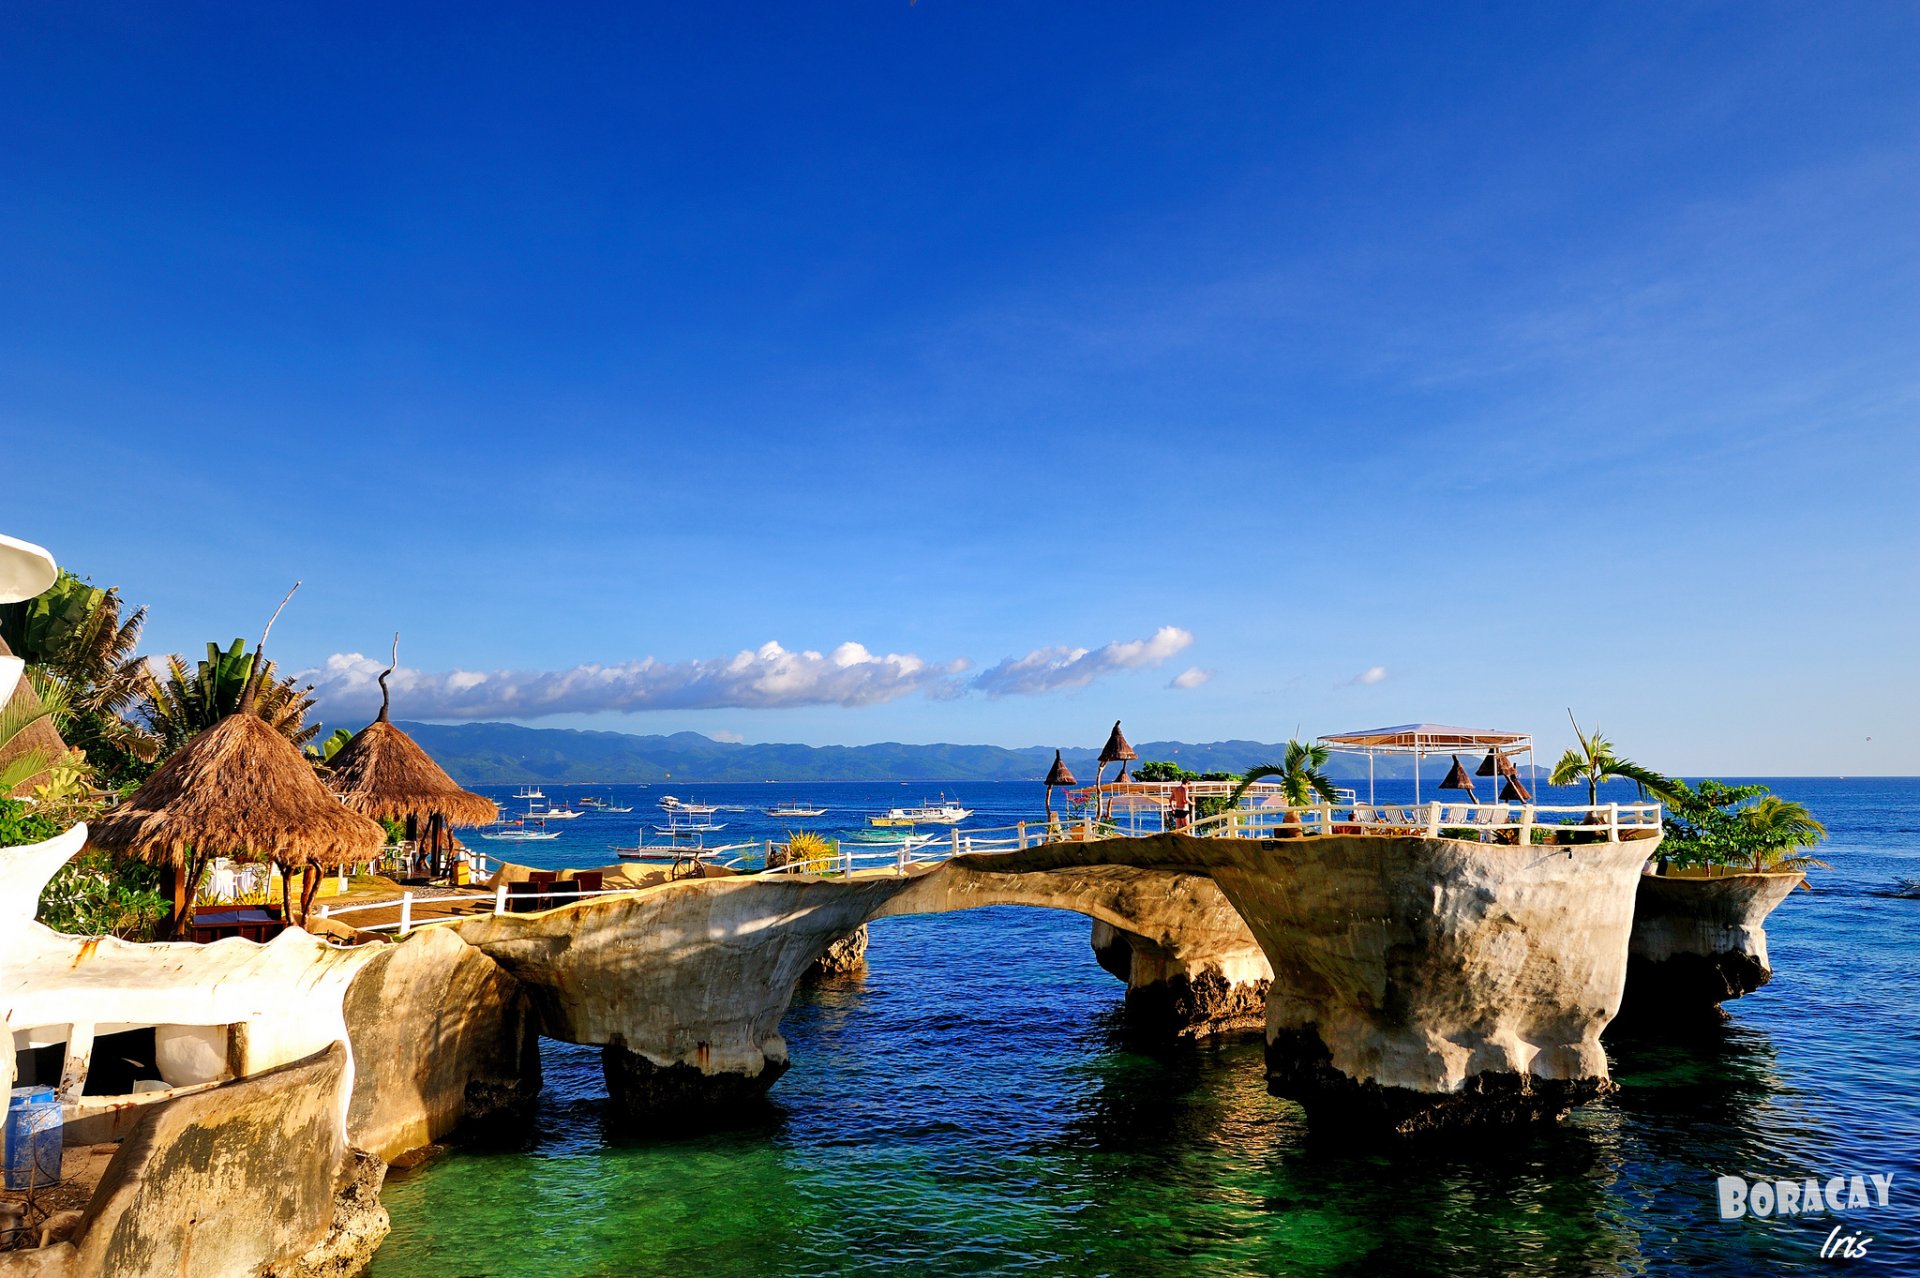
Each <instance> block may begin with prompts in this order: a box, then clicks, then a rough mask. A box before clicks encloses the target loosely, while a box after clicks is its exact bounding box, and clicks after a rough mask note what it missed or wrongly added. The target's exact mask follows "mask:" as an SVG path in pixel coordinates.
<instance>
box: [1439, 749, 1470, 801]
mask: <svg viewBox="0 0 1920 1278" xmlns="http://www.w3.org/2000/svg"><path fill="white" fill-rule="evenodd" d="M1440 788H1441V789H1442V790H1465V791H1467V792H1468V793H1469V794H1471V793H1472V792H1473V778H1472V777H1470V776H1468V775H1467V770H1466V768H1465V767H1463V766H1462V765H1461V763H1460V756H1459V755H1457V754H1456V755H1454V756H1453V771H1451V772H1449V773H1447V779H1446V780H1445V781H1442V782H1441V783H1440Z"/></svg>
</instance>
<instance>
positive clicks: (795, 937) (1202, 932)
mask: <svg viewBox="0 0 1920 1278" xmlns="http://www.w3.org/2000/svg"><path fill="white" fill-rule="evenodd" d="M989 905H1027V906H1038V907H1044V908H1054V909H1066V910H1073V911H1076V912H1078V913H1081V914H1086V915H1088V916H1089V917H1092V918H1095V919H1101V920H1106V921H1110V922H1112V923H1114V924H1116V925H1118V926H1120V927H1122V928H1124V929H1125V930H1126V931H1127V932H1128V933H1129V934H1130V935H1131V936H1133V937H1135V938H1137V939H1138V942H1139V944H1140V945H1141V947H1142V950H1143V953H1146V954H1148V955H1149V958H1148V959H1147V960H1145V961H1143V965H1142V967H1141V971H1142V973H1143V980H1144V979H1146V977H1145V975H1144V974H1146V973H1148V972H1149V971H1151V972H1152V973H1153V974H1154V975H1153V977H1152V979H1151V980H1150V981H1148V984H1157V985H1158V986H1159V987H1161V988H1164V989H1167V990H1169V991H1171V990H1174V989H1178V990H1179V991H1180V994H1181V996H1182V997H1184V999H1185V1000H1186V1001H1185V1003H1184V1004H1178V1003H1174V1002H1173V1000H1172V998H1171V997H1169V1003H1170V1006H1169V1008H1168V1009H1167V1011H1166V1015H1167V1016H1168V1017H1169V1018H1180V1019H1182V1020H1183V1022H1184V1023H1188V1024H1192V1025H1196V1026H1198V1025H1202V1024H1211V1023H1215V1022H1218V1023H1222V1024H1224V1023H1227V1022H1228V1021H1229V1020H1231V1021H1235V1022H1239V1021H1244V1020H1245V1019H1246V1018H1247V1013H1248V1011H1249V1010H1250V1008H1249V1006H1248V998H1249V996H1248V992H1247V990H1246V988H1245V987H1246V986H1247V985H1248V984H1250V983H1251V982H1255V981H1258V980H1261V979H1264V978H1265V975H1266V969H1265V963H1264V960H1263V959H1261V958H1260V956H1259V953H1258V947H1257V945H1255V944H1254V943H1253V942H1252V940H1251V938H1250V937H1249V936H1248V934H1247V931H1246V929H1245V927H1244V926H1243V925H1242V924H1241V923H1240V922H1239V919H1238V917H1237V916H1236V915H1235V914H1234V912H1233V907H1232V906H1231V905H1230V904H1229V903H1228V902H1227V901H1226V899H1225V897H1223V896H1222V895H1221V894H1220V892H1219V890H1218V889H1217V888H1215V887H1214V885H1213V883H1212V881H1211V880H1209V879H1208V878H1207V877H1206V876H1205V875H1204V874H1195V873H1191V872H1186V871H1179V870H1169V869H1164V868H1159V867H1140V866H1114V865H1101V864H1086V863H1082V862H1080V861H1078V860H1076V859H1075V858H1074V857H1072V856H1068V857H1064V858H1062V857H1049V856H1047V855H1045V853H1044V851H1043V850H1040V849H1030V850H1028V851H1027V852H1024V853H1019V854H1014V855H1012V856H967V857H960V858H957V859H955V860H954V861H950V862H948V863H946V864H944V865H941V866H939V867H937V868H934V869H919V870H916V871H913V872H910V873H909V874H906V875H904V876H902V875H893V874H881V875H873V876H864V875H863V876H857V877H855V878H853V879H851V880H849V879H845V878H832V879H823V878H804V877H794V878H786V877H769V878H755V877H746V876H737V877H719V878H711V879H704V880H693V881H688V882H681V883H670V884H663V885H658V886H656V887H654V888H653V889H652V890H650V891H648V892H646V893H645V894H643V895H639V896H634V897H610V898H604V899H601V900H593V901H587V902H583V903H581V904H579V905H575V906H569V907H566V908H563V909H559V910H554V911H550V912H547V913H542V914H530V915H512V914H508V915H501V916H481V917H476V918H472V919H467V920H463V921H462V922H460V923H457V924H454V925H452V927H453V928H455V929H457V930H458V931H459V933H460V935H461V936H462V937H463V938H465V939H466V940H467V941H469V942H470V943H472V944H473V945H475V946H476V947H478V948H480V949H482V950H484V951H485V952H486V953H487V954H488V955H489V956H490V957H492V958H493V959H494V960H495V961H497V962H498V963H499V964H500V965H501V966H502V967H503V968H505V969H506V970H507V971H508V972H509V973H510V974H512V975H513V976H514V978H515V979H516V980H518V981H520V982H521V983H522V985H523V986H524V988H525V989H526V990H527V992H528V995H529V997H530V998H531V1000H532V1002H533V1005H534V1007H535V1009H536V1011H537V1014H538V1017H539V1022H540V1027H541V1031H542V1032H543V1033H545V1034H548V1035H550V1036H552V1037H555V1038H560V1039H565V1040H567V1041H570V1042H576V1043H597V1044H600V1045H602V1046H603V1047H604V1049H605V1050H604V1051H603V1053H602V1063H603V1067H604V1069H605V1072H606V1077H607V1086H608V1090H609V1093H610V1094H611V1095H612V1098H613V1105H614V1110H615V1112H616V1113H618V1114H622V1115H624V1116H625V1117H627V1118H628V1119H629V1120H630V1121H631V1122H633V1123H635V1124H637V1125H642V1126H646V1125H652V1124H657V1123H659V1122H661V1121H669V1120H670V1121H674V1122H677V1123H685V1122H689V1121H697V1115H698V1114H699V1112H700V1111H702V1110H705V1111H706V1112H707V1114H709V1115H712V1114H713V1113H714V1112H715V1111H716V1110H718V1111H725V1110H728V1109H731V1108H734V1107H737V1106H739V1105H741V1104H742V1103H744V1102H745V1101H747V1100H749V1099H751V1098H753V1097H756V1096H758V1095H759V1094H760V1093H762V1092H764V1091H765V1090H766V1089H767V1088H768V1087H769V1086H771V1085H772V1083H773V1082H774V1080H775V1079H777V1078H779V1076H780V1075H781V1073H783V1072H784V1071H785V1070H786V1068H787V1063H788V1058H787V1045H786V1041H785V1040H784V1039H782V1038H781V1037H780V1033H779V1024H780V1018H781V1017H782V1016H784V1015H785V1014H786V1010H787V1007H788V1005H789V1004H790V1003H791V1001H792V998H793V992H794V988H795V986H796V985H797V984H798V982H799V981H800V980H801V978H802V977H803V976H804V975H805V974H806V973H807V972H808V971H809V970H810V969H812V968H813V967H814V966H815V964H816V963H817V962H818V961H819V960H820V959H821V958H822V957H823V956H827V955H829V953H834V954H835V956H836V961H838V962H841V963H844V962H847V961H849V960H850V959H851V958H852V957H853V956H854V955H855V954H858V953H859V952H860V950H859V949H858V948H857V947H858V942H857V941H855V942H852V943H849V941H848V938H850V937H852V936H854V935H856V934H857V933H859V932H860V931H862V930H863V928H864V925H865V924H866V923H867V921H868V920H870V919H874V918H879V917H883V916H887V915H894V914H927V913H943V912H946V911H950V910H961V909H972V908H977V907H981V906H989ZM1169 977H1172V978H1173V979H1169ZM1259 995H1260V992H1259V991H1255V992H1254V993H1253V995H1252V997H1253V998H1254V999H1257V998H1258V997H1259ZM1255 1005H1256V1006H1257V1004H1255Z"/></svg>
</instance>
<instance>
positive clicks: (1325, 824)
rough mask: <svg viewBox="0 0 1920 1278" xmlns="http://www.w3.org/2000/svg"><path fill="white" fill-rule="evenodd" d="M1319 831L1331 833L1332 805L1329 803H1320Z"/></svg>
mask: <svg viewBox="0 0 1920 1278" xmlns="http://www.w3.org/2000/svg"><path fill="white" fill-rule="evenodd" d="M1320 833H1322V834H1332V833H1333V805H1332V804H1331V803H1323V804H1321V805H1320Z"/></svg>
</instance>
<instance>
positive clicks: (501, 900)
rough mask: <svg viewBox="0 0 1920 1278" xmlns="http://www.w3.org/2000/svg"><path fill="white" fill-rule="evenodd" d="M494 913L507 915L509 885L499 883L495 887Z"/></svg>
mask: <svg viewBox="0 0 1920 1278" xmlns="http://www.w3.org/2000/svg"><path fill="white" fill-rule="evenodd" d="M493 912H494V913H495V914H505V913H506V912H507V885H506V884H504V883H499V884H496V885H495V886H494V889H493Z"/></svg>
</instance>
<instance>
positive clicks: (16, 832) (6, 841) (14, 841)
mask: <svg viewBox="0 0 1920 1278" xmlns="http://www.w3.org/2000/svg"><path fill="white" fill-rule="evenodd" d="M66 828H67V827H66V826H65V825H63V824H61V822H60V821H59V820H57V819H56V818H54V817H52V816H49V815H47V814H46V813H45V812H43V811H41V810H40V809H39V808H37V807H35V806H33V805H30V804H26V803H22V802H21V801H20V800H18V799H9V798H5V797H3V796H0V848H17V847H24V846H25V845H27V844H29V843H45V842H46V841H47V840H48V839H51V838H52V837H53V836H54V835H56V834H58V833H60V832H61V831H62V830H64V829H66Z"/></svg>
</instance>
